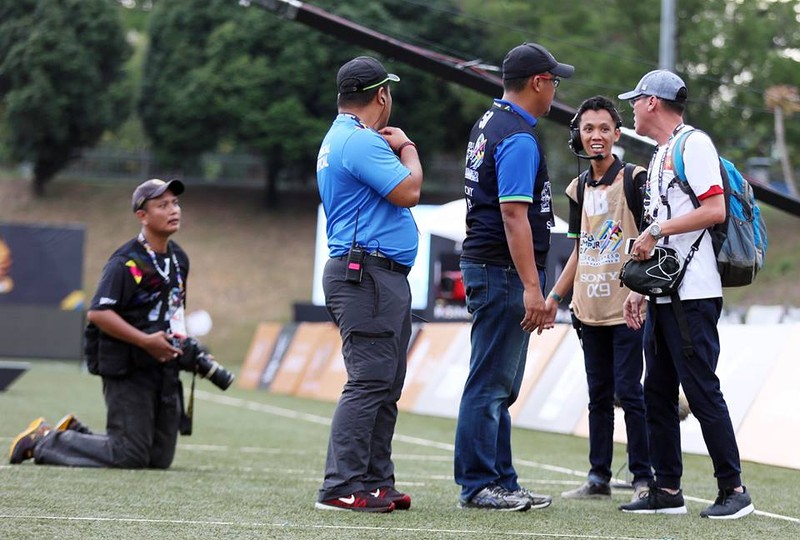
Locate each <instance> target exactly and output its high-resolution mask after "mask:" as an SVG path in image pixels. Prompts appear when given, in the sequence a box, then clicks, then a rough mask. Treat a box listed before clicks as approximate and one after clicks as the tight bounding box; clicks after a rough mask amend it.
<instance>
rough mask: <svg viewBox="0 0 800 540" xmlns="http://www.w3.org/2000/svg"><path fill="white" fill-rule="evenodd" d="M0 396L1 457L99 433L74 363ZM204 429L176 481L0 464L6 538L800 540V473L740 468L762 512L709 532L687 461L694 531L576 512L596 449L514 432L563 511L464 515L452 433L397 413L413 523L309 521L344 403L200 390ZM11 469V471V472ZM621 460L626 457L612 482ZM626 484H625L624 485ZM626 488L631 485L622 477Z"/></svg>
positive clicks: (711, 492) (98, 399) (53, 365)
mask: <svg viewBox="0 0 800 540" xmlns="http://www.w3.org/2000/svg"><path fill="white" fill-rule="evenodd" d="M32 363H33V368H32V369H31V370H30V371H29V372H28V373H27V374H25V375H24V376H23V377H22V378H20V379H19V380H17V381H16V382H15V383H14V384H13V385H12V386H11V387H10V388H9V389H8V390H7V391H6V392H2V393H0V411H1V412H2V414H0V444H2V447H3V448H4V449H7V448H8V445H9V444H10V443H11V440H12V438H13V437H14V436H15V435H16V434H17V433H18V432H19V431H21V430H22V429H23V428H25V426H26V425H27V424H28V422H29V421H30V420H32V419H33V418H35V417H37V416H45V417H47V418H48V419H49V420H51V421H56V420H57V419H58V418H59V417H60V416H61V415H63V414H64V413H66V412H74V413H76V414H77V415H78V417H79V418H80V419H81V421H83V422H85V423H88V424H90V425H91V426H92V427H94V428H95V429H96V430H97V431H102V426H103V425H104V418H105V410H104V405H103V401H102V395H101V390H100V379H99V378H97V377H93V376H91V375H88V374H86V373H83V372H81V370H80V369H79V368H78V367H77V365H76V364H70V363H57V362H39V361H35V362H32ZM196 399H197V401H196V403H195V426H194V434H193V435H192V436H191V437H181V438H180V439H179V444H178V451H177V455H176V458H175V462H174V463H173V466H172V467H171V468H170V469H169V470H167V471H125V470H96V469H71V468H63V467H52V466H37V465H34V464H33V463H32V462H26V463H24V464H22V465H15V466H10V465H5V464H3V465H0V538H37V539H39V538H61V539H72V538H75V539H77V538H81V539H85V538H115V539H116V538H124V539H131V540H132V539H149V538H159V539H162V538H191V539H203V538H209V539H211V538H213V539H218V538H297V539H309V540H311V539H313V540H322V539H347V540H351V539H372V538H374V539H381V540H389V539H422V538H424V539H435V538H443V539H456V538H475V539H483V538H487V539H489V538H491V539H494V538H542V539H570V538H579V539H632V538H635V539H653V540H663V539H693V540H694V539H737V540H738V539H755V538H758V539H782V540H783V539H793V538H800V488H799V487H798V486H800V471H795V470H789V469H782V468H777V467H769V466H765V465H758V464H754V463H745V464H744V465H743V468H744V471H743V476H744V479H745V482H746V484H747V486H748V488H749V490H750V492H751V493H752V495H753V500H754V503H755V505H756V509H757V511H758V513H756V514H753V515H750V516H748V517H746V518H744V519H741V520H736V521H709V520H706V519H701V518H700V517H699V515H698V514H699V512H700V510H701V509H702V508H703V507H704V506H706V505H707V504H708V503H709V502H710V501H711V500H712V499H713V498H714V497H715V495H716V489H715V483H714V479H713V476H712V470H711V463H710V460H709V459H708V458H707V457H704V456H693V455H687V456H686V458H685V460H684V465H685V472H684V478H683V488H684V492H685V495H686V496H687V506H688V509H689V513H688V514H687V515H685V516H638V515H627V514H622V513H621V512H619V511H618V510H617V508H616V507H617V505H618V504H620V503H622V502H626V501H627V500H628V499H629V498H630V493H631V492H630V491H627V490H615V493H614V495H613V500H612V501H566V500H562V499H561V498H560V497H559V494H560V492H561V491H564V490H566V489H571V488H572V487H575V486H577V485H578V484H579V483H580V482H582V481H583V476H584V474H585V470H586V468H587V467H588V464H587V441H586V440H585V439H581V438H576V437H569V436H564V435H556V434H551V433H542V432H535V431H530V430H524V429H518V430H516V431H515V432H514V450H515V462H516V465H517V470H518V472H519V474H520V479H521V482H522V483H523V484H524V485H526V486H527V487H529V488H530V489H532V490H533V491H536V492H540V493H547V494H550V495H552V496H553V498H554V502H553V505H552V506H551V507H549V508H547V509H544V510H534V511H529V512H525V513H497V512H491V511H476V510H468V511H467V510H459V509H458V508H457V494H458V488H457V486H456V485H455V484H454V482H453V479H452V469H453V465H452V454H453V452H452V443H453V438H454V429H455V422H454V420H452V419H442V418H432V417H425V416H418V415H412V414H408V413H403V412H401V413H400V418H399V421H398V426H397V432H396V437H395V442H394V458H395V465H396V474H397V487H398V488H399V489H400V490H402V491H406V492H408V493H410V494H411V495H412V497H413V503H412V509H411V510H410V511H407V512H401V511H396V512H394V513H392V514H386V515H365V514H358V513H353V512H323V511H318V510H315V509H314V501H315V497H316V491H317V489H318V488H319V485H320V482H321V478H322V470H323V465H324V461H325V447H326V443H327V438H328V420H329V418H330V414H331V411H332V409H333V404H331V403H323V402H316V401H310V400H302V399H297V398H293V397H287V396H278V395H273V394H270V393H269V392H266V391H246V390H241V389H239V388H237V387H236V386H235V385H234V386H233V387H231V388H230V389H229V390H228V391H227V392H221V391H219V390H218V389H217V388H215V387H214V386H212V385H211V384H209V383H208V382H207V381H198V395H197V398H196ZM5 459H7V458H5ZM624 460H625V449H624V446H621V445H619V446H618V447H617V452H616V455H615V463H614V468H615V470H616V469H617V468H619V467H620V465H621V464H622V463H624ZM623 476H624V472H623ZM623 479H624V478H623Z"/></svg>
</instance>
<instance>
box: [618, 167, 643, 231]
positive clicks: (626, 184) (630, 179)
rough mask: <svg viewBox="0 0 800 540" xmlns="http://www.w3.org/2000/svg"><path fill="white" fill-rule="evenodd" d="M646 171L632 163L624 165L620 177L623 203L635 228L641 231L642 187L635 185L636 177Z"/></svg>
mask: <svg viewBox="0 0 800 540" xmlns="http://www.w3.org/2000/svg"><path fill="white" fill-rule="evenodd" d="M642 172H647V169H645V168H644V167H640V166H638V165H636V164H634V163H626V164H625V169H624V172H623V176H622V187H623V189H624V191H625V202H626V203H627V204H628V208H629V209H630V211H631V213H632V214H633V217H634V219H635V220H636V228H637V229H638V230H639V231H641V230H642V219H643V215H644V192H643V189H644V186H637V185H636V177H637V176H639V174H640V173H642Z"/></svg>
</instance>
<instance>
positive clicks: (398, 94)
mask: <svg viewBox="0 0 800 540" xmlns="http://www.w3.org/2000/svg"><path fill="white" fill-rule="evenodd" d="M436 3H438V4H445V3H446V2H445V1H444V0H439V1H438V2H436ZM319 4H320V5H321V7H323V8H327V9H332V10H335V11H336V12H337V13H338V14H340V15H342V16H345V17H347V18H350V19H351V20H355V21H357V22H358V21H359V20H364V21H365V22H366V23H367V24H369V25H370V27H372V28H376V29H378V30H381V31H385V32H387V33H393V34H394V35H398V34H400V33H402V32H406V33H407V34H409V35H413V36H418V39H419V38H420V36H421V37H424V36H425V35H426V34H427V35H428V37H429V38H430V39H434V38H437V37H438V38H442V37H443V36H445V35H447V36H449V38H448V39H450V40H454V41H459V42H461V43H462V44H463V43H467V42H468V41H469V40H473V41H475V39H476V38H477V36H474V35H469V34H467V35H466V36H464V37H459V36H458V34H457V33H455V32H453V26H454V25H453V23H452V21H450V20H449V19H447V18H446V17H444V16H438V17H429V18H426V19H425V23H424V24H420V19H419V17H418V14H416V13H415V12H414V11H413V10H410V9H409V6H408V5H407V4H405V3H403V2H395V3H394V4H392V3H378V2H372V1H371V0H354V1H353V2H349V3H347V4H346V5H339V4H340V3H338V2H327V3H319ZM337 6H338V7H337ZM446 29H449V30H450V32H449V33H445V32H444V31H445V30H446ZM149 35H150V40H151V48H150V51H149V54H148V57H147V60H146V66H145V73H144V82H143V87H142V96H141V101H140V106H139V110H140V113H141V116H142V119H143V122H144V126H145V129H146V131H147V133H148V134H149V136H150V137H151V138H152V140H153V143H154V146H155V148H157V149H158V151H160V152H161V157H162V159H168V160H172V161H174V162H183V161H185V160H187V159H191V158H192V157H194V156H197V155H198V154H200V153H201V152H204V151H207V150H213V149H215V148H217V147H218V146H219V145H220V144H222V143H228V145H229V146H230V145H233V146H234V147H238V148H244V149H249V150H251V151H254V152H258V153H260V154H261V155H263V156H264V158H265V162H266V164H267V171H268V178H267V188H268V189H267V199H266V200H267V202H268V203H272V204H274V203H275V195H276V190H275V185H276V180H277V177H278V176H279V174H280V173H282V172H283V173H286V172H290V173H291V174H290V176H291V177H292V178H294V179H299V180H307V179H309V178H313V174H314V173H313V171H314V163H315V156H316V152H317V150H318V147H319V142H320V140H321V139H322V137H323V135H324V134H325V131H326V130H327V128H328V126H329V125H330V122H331V120H332V119H333V117H334V115H335V114H336V85H335V80H336V72H337V70H338V68H339V66H340V65H341V64H343V63H344V62H346V61H347V60H349V59H350V58H352V57H354V56H357V55H359V54H374V53H371V52H370V51H366V50H363V49H359V48H356V47H353V46H350V45H347V44H344V43H342V42H340V41H337V40H335V39H334V38H332V37H329V36H326V35H324V34H321V33H319V32H316V31H313V30H311V29H309V28H307V27H305V26H303V25H301V24H298V23H293V22H288V21H285V20H282V19H280V18H278V17H277V16H276V15H274V14H272V13H269V12H266V11H264V10H262V9H259V8H256V7H251V8H247V9H245V8H242V7H240V6H238V5H236V3H235V2H231V1H230V0H216V1H214V0H212V1H209V2H205V3H203V4H198V3H197V2H195V1H193V0H173V1H170V2H160V3H157V4H156V7H155V11H154V13H153V17H152V20H151V26H150V29H149ZM384 60H385V61H386V64H387V67H388V68H390V70H391V71H395V72H397V73H398V74H399V75H400V76H401V78H402V81H401V82H400V83H399V84H397V85H395V87H394V88H393V91H392V93H393V96H394V102H395V108H394V112H393V118H392V123H393V124H396V125H400V126H402V127H403V129H404V130H406V131H407V133H408V134H409V135H410V136H412V137H413V138H415V139H416V140H417V142H418V143H419V146H420V148H422V149H423V150H422V151H423V152H424V153H427V154H428V155H432V154H433V153H434V152H437V151H438V152H441V151H443V150H446V149H448V147H449V146H450V145H451V144H453V143H454V142H455V141H456V140H457V141H458V144H459V146H460V145H461V144H462V142H461V139H462V138H463V137H464V136H466V131H468V126H469V124H470V123H471V121H472V119H471V118H470V117H471V114H465V113H464V112H463V110H462V107H461V100H460V99H459V96H458V90H457V89H454V88H452V87H451V86H450V85H448V84H447V83H445V82H443V81H441V80H437V79H436V78H435V77H431V76H429V75H424V74H421V73H419V72H415V71H414V70H412V69H410V68H407V67H405V66H402V65H397V64H394V63H392V62H391V59H388V60H386V59H384Z"/></svg>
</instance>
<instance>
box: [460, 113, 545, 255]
mask: <svg viewBox="0 0 800 540" xmlns="http://www.w3.org/2000/svg"><path fill="white" fill-rule="evenodd" d="M516 133H530V134H531V135H532V136H533V138H534V139H535V140H536V145H537V147H538V148H539V168H538V170H537V171H536V180H535V182H534V186H533V193H531V194H530V195H531V197H532V198H533V202H532V203H531V204H530V205H529V208H528V220H529V221H530V225H531V233H532V235H533V245H534V250H535V258H536V266H537V267H538V268H540V269H544V267H545V264H546V260H547V251H548V249H549V247H550V227H551V226H552V224H553V208H552V204H551V197H552V190H551V187H550V179H549V177H548V175H547V163H546V162H545V157H544V153H543V152H542V151H541V144H540V143H539V139H538V137H537V136H536V133H535V131H534V129H533V126H531V125H530V124H529V123H528V122H527V121H526V120H525V119H524V118H523V117H522V116H520V115H519V114H517V113H516V112H515V111H514V110H513V109H512V108H511V107H510V106H509V105H507V104H504V103H502V102H497V101H496V102H495V103H494V106H493V107H492V108H491V109H489V110H488V111H486V113H485V114H484V115H483V116H482V117H481V118H480V119H479V120H478V121H477V122H476V123H475V125H474V126H473V128H472V132H471V133H470V138H469V140H470V143H469V146H468V148H467V159H466V170H465V177H466V178H465V183H464V191H465V197H466V201H467V236H466V239H465V240H464V244H463V249H462V254H461V256H462V258H464V259H465V260H470V261H475V262H481V263H487V264H493V265H499V266H513V264H514V263H513V261H512V259H511V252H510V251H509V249H508V240H507V239H506V233H505V228H504V226H503V217H502V215H501V213H500V201H499V199H498V186H497V170H496V164H495V155H494V154H495V149H496V148H497V145H498V144H500V143H501V142H502V141H503V140H505V139H507V138H508V137H510V136H511V135H514V134H516ZM476 179H477V181H475V180H476Z"/></svg>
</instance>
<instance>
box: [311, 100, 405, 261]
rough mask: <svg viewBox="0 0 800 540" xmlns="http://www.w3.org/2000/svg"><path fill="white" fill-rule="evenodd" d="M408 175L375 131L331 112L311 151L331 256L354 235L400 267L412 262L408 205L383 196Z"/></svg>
mask: <svg viewBox="0 0 800 540" xmlns="http://www.w3.org/2000/svg"><path fill="white" fill-rule="evenodd" d="M410 174H411V171H410V170H409V169H408V168H407V167H405V166H404V165H403V164H402V163H401V162H400V160H399V159H398V157H397V156H396V155H395V154H394V152H392V149H391V148H390V147H389V143H387V142H386V140H385V139H384V138H383V137H381V136H380V134H378V133H377V132H376V131H375V130H373V129H371V128H369V127H367V126H365V125H363V124H362V123H361V122H360V121H359V120H358V119H357V118H356V117H355V116H353V115H351V114H340V115H338V116H337V117H336V120H334V122H333V125H332V126H331V128H330V130H328V133H327V134H326V135H325V138H324V139H323V140H322V145H321V146H320V150H319V155H318V156H317V185H318V187H319V193H320V197H321V198H322V206H323V208H324V209H325V216H326V218H327V235H328V249H329V251H330V256H331V257H340V256H342V255H346V254H347V252H348V250H349V249H350V246H351V245H352V243H353V238H354V237H355V239H356V243H357V244H358V245H360V246H362V247H363V248H364V249H366V250H367V251H369V252H372V251H380V252H381V253H382V254H383V255H385V256H386V257H388V258H390V259H392V260H393V261H395V262H397V263H400V264H402V265H405V266H412V265H413V264H414V259H416V257H417V246H418V236H417V227H416V224H415V223H414V218H413V217H412V215H411V210H409V209H408V208H402V207H399V206H395V205H394V204H392V203H390V202H389V201H388V200H386V198H385V197H386V195H388V194H389V193H390V192H391V191H392V190H393V189H394V188H396V187H397V185H398V184H400V182H402V181H403V180H405V179H406V178H407V177H408V176H409V175H410ZM356 217H357V219H358V231H357V232H356Z"/></svg>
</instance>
